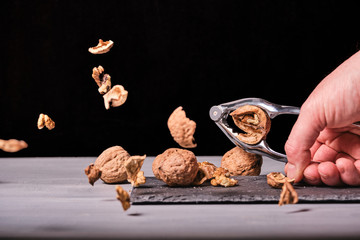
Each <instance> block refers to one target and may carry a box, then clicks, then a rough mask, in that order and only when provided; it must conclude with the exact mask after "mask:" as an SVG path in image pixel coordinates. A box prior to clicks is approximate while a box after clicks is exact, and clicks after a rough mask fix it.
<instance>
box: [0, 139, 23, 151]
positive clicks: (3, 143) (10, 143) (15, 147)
mask: <svg viewBox="0 0 360 240" xmlns="http://www.w3.org/2000/svg"><path fill="white" fill-rule="evenodd" d="M27 147H28V145H27V143H26V142H25V141H23V140H17V139H9V140H3V139H0V149H1V150H3V151H4V152H11V153H13V152H18V151H20V150H22V149H24V148H27Z"/></svg>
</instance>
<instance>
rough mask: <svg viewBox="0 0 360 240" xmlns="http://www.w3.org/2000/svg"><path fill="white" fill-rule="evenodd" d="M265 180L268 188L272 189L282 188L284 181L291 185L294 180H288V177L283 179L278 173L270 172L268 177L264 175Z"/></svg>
mask: <svg viewBox="0 0 360 240" xmlns="http://www.w3.org/2000/svg"><path fill="white" fill-rule="evenodd" d="M266 179H267V183H268V184H269V186H271V187H273V188H282V186H283V185H284V183H285V182H286V181H287V182H289V183H291V184H292V183H294V181H295V179H290V178H288V177H285V175H284V174H282V173H280V172H271V173H269V174H268V175H266Z"/></svg>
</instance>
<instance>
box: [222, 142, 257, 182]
mask: <svg viewBox="0 0 360 240" xmlns="http://www.w3.org/2000/svg"><path fill="white" fill-rule="evenodd" d="M262 162H263V159H262V156H261V155H258V154H254V153H248V152H246V151H245V150H243V149H242V148H239V147H234V148H233V149H231V150H229V151H228V152H226V153H225V154H224V156H223V157H222V159H221V167H223V168H226V169H227V170H229V172H230V175H231V176H237V175H241V176H258V175H260V172H261V166H262Z"/></svg>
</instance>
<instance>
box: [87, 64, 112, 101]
mask: <svg viewBox="0 0 360 240" xmlns="http://www.w3.org/2000/svg"><path fill="white" fill-rule="evenodd" d="M104 71H105V70H104V68H103V67H102V66H101V65H100V66H99V67H94V68H93V73H92V75H91V76H92V78H93V79H94V80H95V82H96V84H97V85H98V86H99V89H98V91H99V93H100V94H105V93H107V92H108V91H109V90H110V89H111V77H110V75H109V74H105V73H104Z"/></svg>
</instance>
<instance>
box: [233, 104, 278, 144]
mask: <svg viewBox="0 0 360 240" xmlns="http://www.w3.org/2000/svg"><path fill="white" fill-rule="evenodd" d="M230 115H231V116H232V118H233V120H234V122H235V125H236V126H237V127H239V128H240V129H241V130H242V131H244V132H245V133H239V134H238V136H237V138H238V139H239V140H240V141H242V142H244V143H247V144H256V143H259V142H260V141H261V140H262V139H265V138H266V135H267V134H268V132H269V131H270V127H271V120H270V117H269V116H268V115H267V113H266V112H264V111H263V110H262V109H261V108H259V107H257V106H253V105H245V106H241V107H239V108H238V109H236V110H235V111H233V112H232V113H230Z"/></svg>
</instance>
